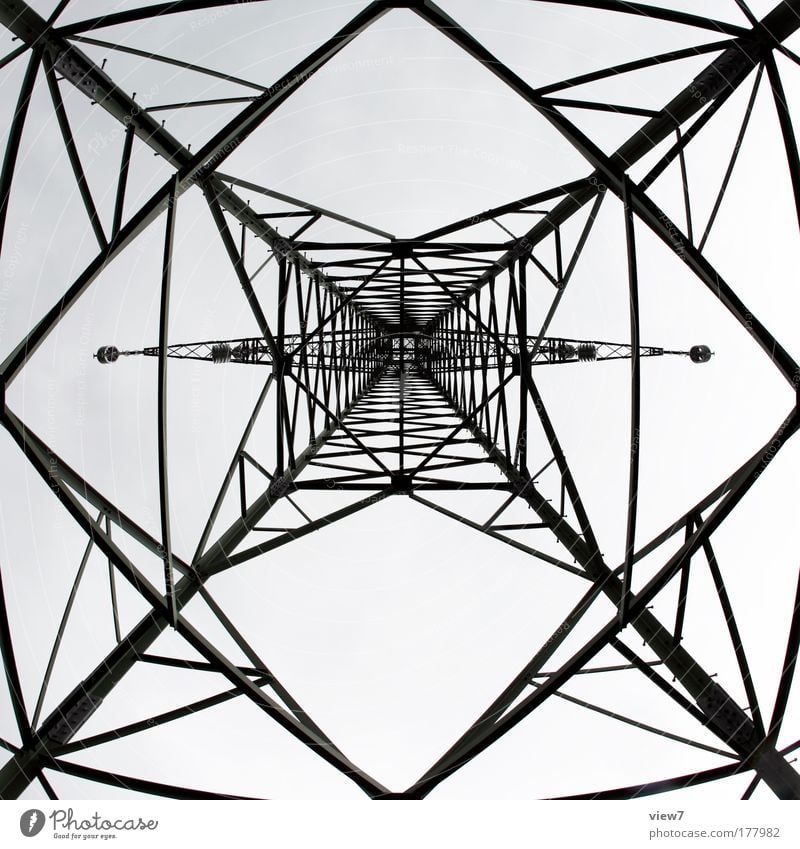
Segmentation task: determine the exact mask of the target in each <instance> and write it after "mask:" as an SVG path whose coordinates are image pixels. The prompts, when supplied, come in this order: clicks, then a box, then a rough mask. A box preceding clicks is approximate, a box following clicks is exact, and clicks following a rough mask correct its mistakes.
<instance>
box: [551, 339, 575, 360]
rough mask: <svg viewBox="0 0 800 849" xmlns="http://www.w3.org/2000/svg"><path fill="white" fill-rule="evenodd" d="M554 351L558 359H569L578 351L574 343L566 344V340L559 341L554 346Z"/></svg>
mask: <svg viewBox="0 0 800 849" xmlns="http://www.w3.org/2000/svg"><path fill="white" fill-rule="evenodd" d="M556 353H557V354H558V358H559V359H560V360H571V359H572V358H573V357H575V356H576V355H577V353H578V349H577V348H576V347H575V346H574V345H568V344H567V343H566V342H560V343H559V344H558V347H557V348H556Z"/></svg>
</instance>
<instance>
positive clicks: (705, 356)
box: [689, 345, 711, 363]
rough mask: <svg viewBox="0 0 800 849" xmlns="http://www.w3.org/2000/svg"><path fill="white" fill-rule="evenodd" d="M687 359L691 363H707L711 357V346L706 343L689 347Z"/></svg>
mask: <svg viewBox="0 0 800 849" xmlns="http://www.w3.org/2000/svg"><path fill="white" fill-rule="evenodd" d="M689 359H690V360H691V361H692V362H693V363H707V362H708V361H709V360H710V359H711V348H709V347H708V345H693V346H692V347H691V348H690V349H689Z"/></svg>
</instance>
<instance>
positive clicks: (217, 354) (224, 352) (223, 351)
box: [211, 342, 231, 363]
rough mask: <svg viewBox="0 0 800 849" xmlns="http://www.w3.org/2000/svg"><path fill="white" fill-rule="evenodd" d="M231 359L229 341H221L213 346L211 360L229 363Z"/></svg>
mask: <svg viewBox="0 0 800 849" xmlns="http://www.w3.org/2000/svg"><path fill="white" fill-rule="evenodd" d="M230 361H231V346H230V345H228V343H227V342H219V343H218V344H216V345H212V346H211V362H213V363H229V362H230Z"/></svg>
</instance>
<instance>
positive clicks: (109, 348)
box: [95, 345, 119, 365]
mask: <svg viewBox="0 0 800 849" xmlns="http://www.w3.org/2000/svg"><path fill="white" fill-rule="evenodd" d="M95 357H97V362H98V363H102V364H103V365H105V364H106V363H115V362H116V361H117V360H118V359H119V348H115V347H114V346H113V345H101V346H100V347H99V348H98V349H97V353H96V354H95Z"/></svg>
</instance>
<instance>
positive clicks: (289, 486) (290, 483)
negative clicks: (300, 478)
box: [267, 474, 297, 499]
mask: <svg viewBox="0 0 800 849" xmlns="http://www.w3.org/2000/svg"><path fill="white" fill-rule="evenodd" d="M296 489H297V485H296V484H295V482H294V480H293V479H292V476H291V475H290V474H285V475H281V476H280V477H279V478H275V480H274V481H272V483H271V484H270V485H269V489H268V490H267V495H269V497H270V498H272V499H278V498H283V496H284V495H288V494H289V493H290V492H295V490H296Z"/></svg>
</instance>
